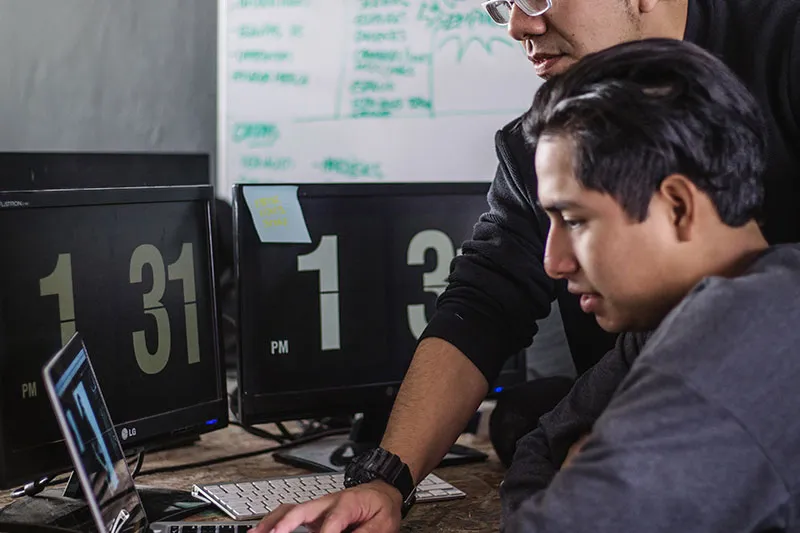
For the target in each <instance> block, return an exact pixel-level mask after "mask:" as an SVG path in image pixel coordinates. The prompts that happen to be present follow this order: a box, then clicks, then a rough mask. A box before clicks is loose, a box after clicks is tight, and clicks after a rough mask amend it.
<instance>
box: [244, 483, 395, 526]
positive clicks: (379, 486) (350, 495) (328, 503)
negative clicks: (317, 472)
mask: <svg viewBox="0 0 800 533" xmlns="http://www.w3.org/2000/svg"><path fill="white" fill-rule="evenodd" d="M401 505H402V498H401V496H400V491H398V490H397V489H396V488H394V487H392V486H391V485H389V484H388V483H385V482H383V481H373V482H371V483H365V484H363V485H359V486H357V487H353V488H350V489H346V490H343V491H340V492H336V493H333V494H328V495H327V496H323V497H321V498H319V499H317V500H312V501H309V502H306V503H301V504H297V505H291V504H284V505H281V506H280V507H278V508H277V509H276V510H275V511H273V512H271V513H269V514H268V515H267V516H265V517H264V519H263V520H262V521H261V523H259V524H258V526H256V528H255V529H254V530H253V533H271V532H274V533H290V532H291V531H292V530H294V529H295V528H296V527H298V526H300V525H308V526H309V528H310V529H311V530H312V531H319V530H320V529H322V527H323V525H324V527H325V528H326V529H325V531H326V533H327V532H330V533H341V532H342V531H344V530H345V529H347V528H348V527H349V526H351V525H357V526H367V527H368V528H369V531H370V532H371V533H397V532H398V531H399V530H400V509H401Z"/></svg>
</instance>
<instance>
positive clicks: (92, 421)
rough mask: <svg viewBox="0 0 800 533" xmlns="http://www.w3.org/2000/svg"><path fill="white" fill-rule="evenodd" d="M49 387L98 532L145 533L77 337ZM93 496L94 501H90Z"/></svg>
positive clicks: (55, 363)
mask: <svg viewBox="0 0 800 533" xmlns="http://www.w3.org/2000/svg"><path fill="white" fill-rule="evenodd" d="M44 374H45V375H44V378H45V383H46V384H47V389H48V393H49V394H50V398H51V400H52V402H53V406H54V408H55V411H56V416H57V418H58V421H59V425H60V426H61V430H62V432H63V433H64V438H65V440H66V442H67V445H68V447H69V448H70V454H71V455H72V458H73V462H74V464H75V471H76V473H77V474H78V476H79V478H80V481H81V486H82V488H83V490H84V492H85V493H87V494H86V495H85V497H86V501H87V503H88V504H89V507H90V508H91V510H92V514H93V516H94V518H95V521H96V522H98V527H99V528H100V529H101V530H102V531H106V532H109V533H110V532H114V533H116V532H128V531H144V530H145V528H146V525H147V517H146V516H145V513H144V508H143V507H142V503H141V501H140V500H139V496H138V494H137V492H136V487H135V485H134V483H133V478H132V477H131V474H130V471H129V470H128V465H127V462H126V460H125V456H124V454H123V453H122V447H121V445H120V442H119V439H118V438H117V433H116V432H115V431H114V425H113V424H112V422H111V417H110V416H109V413H108V409H107V408H106V404H105V401H104V400H103V395H102V393H101V391H100V386H99V385H98V382H97V377H96V376H95V373H94V370H93V369H92V365H91V362H90V361H89V357H88V355H87V353H86V348H85V347H84V345H83V342H81V340H80V337H79V336H77V335H76V336H74V337H73V338H72V340H71V341H70V342H69V343H68V344H67V346H65V347H64V349H63V350H61V351H60V352H59V353H58V354H57V355H56V356H54V357H53V359H51V361H50V362H49V363H48V364H47V366H46V367H45V369H44ZM92 496H93V497H92Z"/></svg>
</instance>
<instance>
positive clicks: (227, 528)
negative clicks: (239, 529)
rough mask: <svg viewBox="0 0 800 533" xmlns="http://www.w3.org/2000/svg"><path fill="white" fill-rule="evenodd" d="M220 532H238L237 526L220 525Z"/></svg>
mask: <svg viewBox="0 0 800 533" xmlns="http://www.w3.org/2000/svg"><path fill="white" fill-rule="evenodd" d="M219 533H236V526H219Z"/></svg>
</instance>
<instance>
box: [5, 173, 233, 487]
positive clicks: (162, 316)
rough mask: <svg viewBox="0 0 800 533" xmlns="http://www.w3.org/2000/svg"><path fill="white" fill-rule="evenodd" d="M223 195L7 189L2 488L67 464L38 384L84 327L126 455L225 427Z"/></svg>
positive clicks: (173, 190) (200, 189)
mask: <svg viewBox="0 0 800 533" xmlns="http://www.w3.org/2000/svg"><path fill="white" fill-rule="evenodd" d="M213 201H214V196H213V188H212V187H211V186H208V185H204V186H176V187H172V186H170V187H146V188H112V189H83V190H71V189H68V190H46V191H28V192H25V191H15V192H0V234H2V235H3V238H2V239H1V240H0V257H2V258H3V259H2V261H0V487H2V488H10V487H14V486H17V485H19V484H20V483H24V482H27V481H32V480H34V479H38V478H39V477H40V476H43V475H49V474H54V473H58V472H62V471H68V470H70V469H71V462H70V459H69V455H68V454H67V450H66V447H65V445H64V442H63V440H62V438H61V433H60V432H59V429H58V425H57V423H56V419H55V417H54V416H53V413H52V409H51V408H50V405H49V402H48V399H47V395H46V394H45V391H44V388H43V386H42V383H41V380H40V376H41V368H42V365H43V364H44V362H45V361H46V360H47V359H48V358H49V357H51V356H52V355H53V354H54V353H55V352H57V351H58V350H59V349H60V348H61V347H62V345H63V344H65V343H66V342H67V341H68V340H69V338H70V337H71V336H72V334H73V333H74V332H75V331H76V330H77V331H80V332H81V333H82V336H83V338H84V340H85V343H86V346H87V348H88V349H90V350H91V351H92V353H94V354H95V360H94V363H95V369H96V371H97V375H98V378H99V379H100V380H101V382H102V384H103V388H104V389H105V390H106V400H107V402H108V407H109V409H110V410H111V413H112V416H113V419H114V421H115V422H116V429H117V432H118V434H119V437H120V440H121V441H122V443H123V446H124V447H125V449H126V450H127V451H128V452H129V453H134V452H137V451H139V450H145V449H149V448H151V447H153V446H162V445H164V443H167V442H170V441H172V440H174V439H180V438H185V437H186V436H189V435H192V436H195V435H198V434H201V433H204V432H208V431H211V430H214V429H217V428H221V427H224V426H225V425H226V424H227V419H228V418H227V397H226V394H225V391H224V376H223V373H222V371H221V363H220V339H219V336H218V327H217V302H216V294H215V281H214V266H213V261H212V259H211V258H212V254H213V246H212V238H211V234H212V217H213Z"/></svg>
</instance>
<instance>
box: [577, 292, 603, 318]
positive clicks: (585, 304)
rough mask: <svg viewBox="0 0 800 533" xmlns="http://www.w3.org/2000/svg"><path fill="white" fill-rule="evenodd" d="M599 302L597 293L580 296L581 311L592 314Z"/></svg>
mask: <svg viewBox="0 0 800 533" xmlns="http://www.w3.org/2000/svg"><path fill="white" fill-rule="evenodd" d="M599 301H600V295H599V294H597V293H591V292H589V293H584V294H581V310H582V311H583V312H584V313H594V312H595V310H596V309H597V304H598V303H599Z"/></svg>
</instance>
